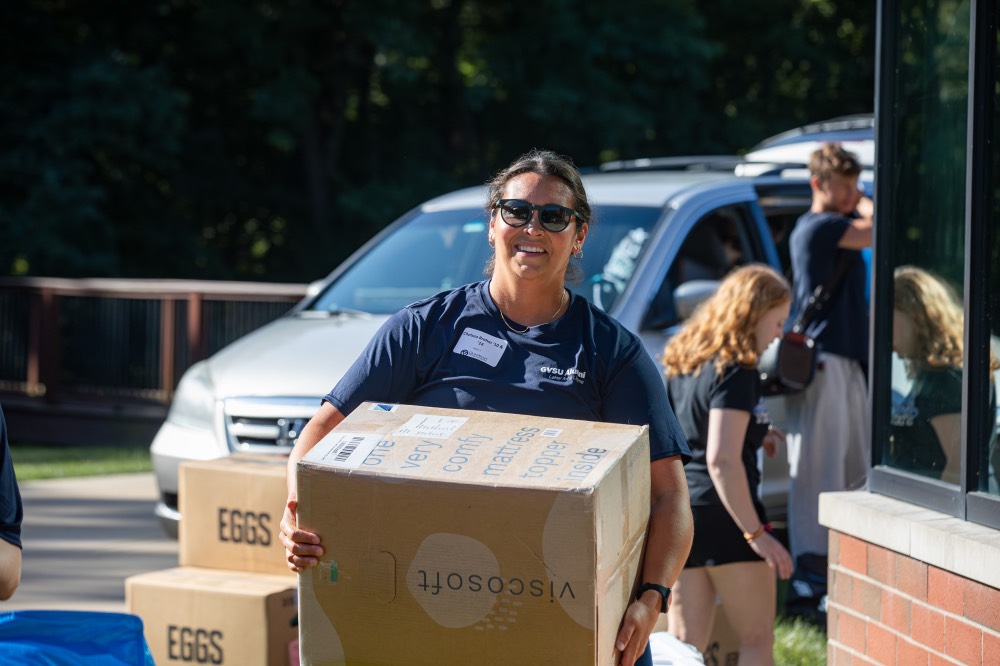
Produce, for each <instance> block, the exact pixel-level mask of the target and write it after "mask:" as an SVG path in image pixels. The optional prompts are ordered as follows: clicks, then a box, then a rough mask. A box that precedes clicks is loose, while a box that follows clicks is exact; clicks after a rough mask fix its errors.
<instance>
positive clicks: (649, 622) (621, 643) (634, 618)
mask: <svg viewBox="0 0 1000 666" xmlns="http://www.w3.org/2000/svg"><path fill="white" fill-rule="evenodd" d="M659 615H660V610H659V609H658V608H657V609H655V610H654V609H652V608H650V607H649V605H648V604H646V603H644V602H642V601H640V600H638V599H636V600H635V601H633V602H632V603H631V604H629V607H628V608H627V609H626V610H625V617H624V619H623V620H622V628H621V629H620V630H619V631H618V637H617V638H616V639H615V656H616V661H615V663H616V664H621V666H633V664H635V662H636V660H638V659H639V657H641V656H642V653H643V652H645V651H646V644H647V643H649V635H650V634H651V633H652V632H653V627H654V626H655V625H656V620H657V618H658V617H659Z"/></svg>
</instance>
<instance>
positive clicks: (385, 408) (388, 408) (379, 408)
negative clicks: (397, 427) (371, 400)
mask: <svg viewBox="0 0 1000 666" xmlns="http://www.w3.org/2000/svg"><path fill="white" fill-rule="evenodd" d="M397 409H399V405H390V404H387V403H384V402H380V403H378V404H375V405H372V406H371V407H369V408H368V411H369V412H394V411H396V410H397Z"/></svg>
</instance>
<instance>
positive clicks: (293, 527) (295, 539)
mask: <svg viewBox="0 0 1000 666" xmlns="http://www.w3.org/2000/svg"><path fill="white" fill-rule="evenodd" d="M297 507H298V501H297V500H296V499H294V498H291V497H290V498H288V502H287V503H286V504H285V513H284V515H283V516H282V517H281V532H280V533H279V538H280V539H281V543H282V544H283V545H284V546H285V560H286V561H287V562H288V568H289V569H291V570H292V571H294V572H296V573H299V572H301V571H303V570H305V569H307V568H308V567H314V566H316V565H317V564H319V558H320V556H321V555H322V554H323V546H322V544H320V540H319V535H317V534H313V533H312V532H306V531H305V530H300V529H299V525H298V519H297V518H296V516H295V510H296V508H297Z"/></svg>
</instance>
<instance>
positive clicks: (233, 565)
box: [178, 453, 292, 576]
mask: <svg viewBox="0 0 1000 666" xmlns="http://www.w3.org/2000/svg"><path fill="white" fill-rule="evenodd" d="M287 464H288V457H287V456H278V455H253V454H243V453H236V454H233V455H231V456H227V457H225V458H217V459H214V460H200V461H188V462H184V463H182V464H181V466H180V475H179V479H180V493H179V498H180V512H181V522H180V526H179V528H178V541H179V560H180V565H181V566H188V567H209V568H212V569H227V570H233V571H252V572H256V573H265V574H274V575H279V576H280V575H285V576H291V575H292V571H291V569H289V568H288V563H287V562H286V561H285V547H284V546H283V545H282V543H281V541H280V539H279V538H278V530H279V529H280V523H281V516H282V512H283V511H284V509H285V501H286V500H287V498H288V487H287V483H286V481H285V476H286V468H287Z"/></svg>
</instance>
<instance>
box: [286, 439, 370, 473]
mask: <svg viewBox="0 0 1000 666" xmlns="http://www.w3.org/2000/svg"><path fill="white" fill-rule="evenodd" d="M378 442H379V436H378V435H375V434H362V433H353V432H337V431H336V430H331V431H330V433H329V434H328V435H327V436H326V437H324V438H323V439H321V440H319V441H318V442H317V443H316V446H314V447H313V448H312V450H310V451H309V453H307V454H306V455H305V456H304V457H303V460H306V461H308V462H313V463H318V464H321V465H329V466H330V467H343V468H346V469H357V468H358V467H360V466H361V464H362V463H363V462H364V460H365V458H367V457H368V454H370V453H371V452H372V451H373V450H374V449H375V447H376V446H377V445H378Z"/></svg>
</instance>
